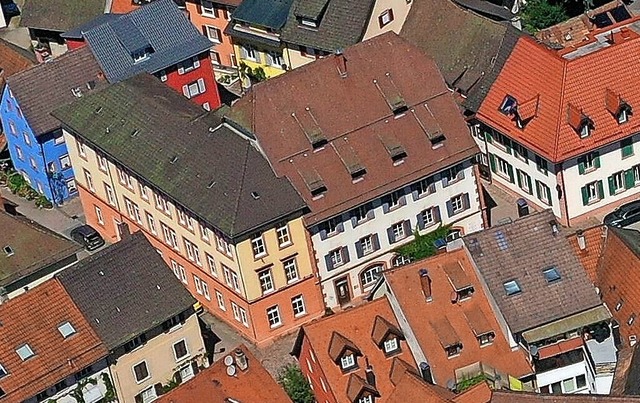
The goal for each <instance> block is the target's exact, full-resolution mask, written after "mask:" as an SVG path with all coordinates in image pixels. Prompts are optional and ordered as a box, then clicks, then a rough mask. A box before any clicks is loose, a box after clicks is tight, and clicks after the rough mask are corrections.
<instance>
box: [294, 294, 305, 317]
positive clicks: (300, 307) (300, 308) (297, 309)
mask: <svg viewBox="0 0 640 403" xmlns="http://www.w3.org/2000/svg"><path fill="white" fill-rule="evenodd" d="M291 307H292V308H293V316H295V317H298V316H301V315H304V314H305V313H306V310H305V308H304V298H303V297H302V295H297V296H295V297H293V298H291Z"/></svg>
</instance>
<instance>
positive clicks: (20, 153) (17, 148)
mask: <svg viewBox="0 0 640 403" xmlns="http://www.w3.org/2000/svg"><path fill="white" fill-rule="evenodd" d="M16 154H17V155H18V158H19V159H21V160H22V161H24V154H23V153H22V148H20V147H18V146H16Z"/></svg>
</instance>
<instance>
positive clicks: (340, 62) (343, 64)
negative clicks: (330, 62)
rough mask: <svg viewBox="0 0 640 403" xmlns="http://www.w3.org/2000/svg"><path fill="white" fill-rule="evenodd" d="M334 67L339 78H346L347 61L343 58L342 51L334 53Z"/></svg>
mask: <svg viewBox="0 0 640 403" xmlns="http://www.w3.org/2000/svg"><path fill="white" fill-rule="evenodd" d="M336 67H337V69H338V73H340V77H342V78H347V59H346V58H345V57H344V53H343V51H342V49H338V50H337V51H336Z"/></svg>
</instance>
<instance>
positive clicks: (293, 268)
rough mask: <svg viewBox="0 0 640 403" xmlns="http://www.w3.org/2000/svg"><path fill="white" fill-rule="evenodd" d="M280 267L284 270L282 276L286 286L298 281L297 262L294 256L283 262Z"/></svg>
mask: <svg viewBox="0 0 640 403" xmlns="http://www.w3.org/2000/svg"><path fill="white" fill-rule="evenodd" d="M282 267H283V268H284V275H285V278H286V279H287V284H291V283H294V282H296V281H298V280H299V279H300V275H299V273H298V262H297V261H296V258H295V256H294V257H292V258H289V259H286V260H284V261H283V262H282Z"/></svg>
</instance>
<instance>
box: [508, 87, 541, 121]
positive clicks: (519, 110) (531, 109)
mask: <svg viewBox="0 0 640 403" xmlns="http://www.w3.org/2000/svg"><path fill="white" fill-rule="evenodd" d="M539 104H540V95H536V96H535V97H533V98H531V99H529V100H528V101H525V102H523V103H522V104H520V105H517V106H516V108H515V110H514V113H513V115H514V121H515V122H516V126H517V127H518V129H524V128H525V126H526V125H527V124H528V123H529V122H531V120H533V118H535V117H536V116H537V115H538V107H539Z"/></svg>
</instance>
